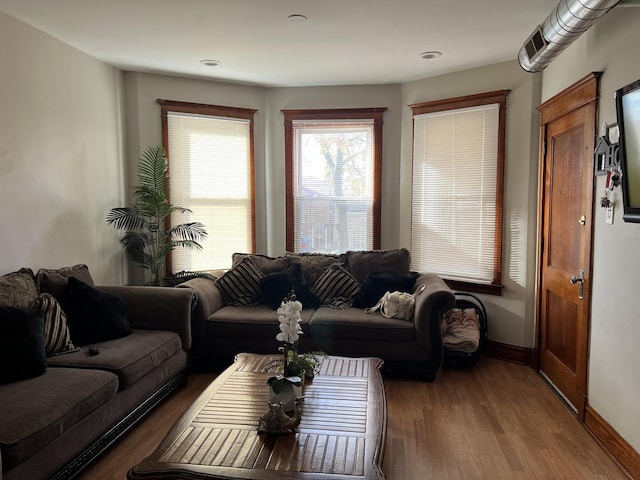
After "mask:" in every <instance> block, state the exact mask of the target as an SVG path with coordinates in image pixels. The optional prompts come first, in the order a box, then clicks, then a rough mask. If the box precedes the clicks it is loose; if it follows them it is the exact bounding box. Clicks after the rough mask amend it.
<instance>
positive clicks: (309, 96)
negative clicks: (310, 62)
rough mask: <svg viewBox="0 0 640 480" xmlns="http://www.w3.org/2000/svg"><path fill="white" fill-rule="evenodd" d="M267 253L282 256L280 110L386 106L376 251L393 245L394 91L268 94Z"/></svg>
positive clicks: (286, 90)
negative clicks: (379, 232)
mask: <svg viewBox="0 0 640 480" xmlns="http://www.w3.org/2000/svg"><path fill="white" fill-rule="evenodd" d="M267 98H268V104H269V108H268V115H269V116H268V126H269V127H268V128H269V134H268V141H269V149H268V161H267V163H268V165H269V177H268V179H267V183H268V185H269V187H268V190H269V195H268V200H267V201H268V202H269V208H268V212H269V220H268V223H269V226H270V230H269V242H268V245H269V253H271V254H274V255H281V254H283V253H284V251H285V231H286V230H285V228H286V225H285V180H284V122H283V114H282V112H281V111H280V110H286V109H312V108H359V107H386V108H387V110H386V112H385V113H384V118H383V122H384V124H383V127H382V235H381V239H380V243H381V246H382V248H395V247H396V246H397V245H398V209H399V206H398V198H399V173H400V115H401V111H402V110H401V106H400V86H399V85H378V86H348V87H347V86H345V87H304V88H276V89H272V90H270V91H269V92H268V95H267Z"/></svg>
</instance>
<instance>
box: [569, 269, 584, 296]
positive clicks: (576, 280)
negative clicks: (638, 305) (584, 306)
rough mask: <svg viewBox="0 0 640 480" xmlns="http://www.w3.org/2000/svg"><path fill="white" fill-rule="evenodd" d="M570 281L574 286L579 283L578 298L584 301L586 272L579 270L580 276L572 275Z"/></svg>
mask: <svg viewBox="0 0 640 480" xmlns="http://www.w3.org/2000/svg"><path fill="white" fill-rule="evenodd" d="M569 281H570V282H571V284H572V285H575V284H576V283H578V284H579V285H578V298H579V299H580V300H582V299H583V298H584V270H583V269H582V268H581V269H580V270H578V275H577V276H576V275H571V277H569Z"/></svg>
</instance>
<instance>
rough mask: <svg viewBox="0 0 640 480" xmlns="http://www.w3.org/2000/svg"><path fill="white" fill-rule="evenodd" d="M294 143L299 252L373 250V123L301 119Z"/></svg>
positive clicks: (294, 192) (295, 215) (295, 221)
mask: <svg viewBox="0 0 640 480" xmlns="http://www.w3.org/2000/svg"><path fill="white" fill-rule="evenodd" d="M293 142H294V149H293V151H294V155H293V156H294V162H293V178H294V182H293V209H294V226H293V228H294V246H295V249H296V250H297V251H300V252H335V253H338V252H344V251H347V250H367V249H371V248H372V247H373V243H374V238H373V236H374V228H373V216H374V211H373V203H374V121H373V120H371V121H369V120H357V121H347V120H345V121H337V120H333V121H331V120H327V121H316V120H297V121H294V122H293Z"/></svg>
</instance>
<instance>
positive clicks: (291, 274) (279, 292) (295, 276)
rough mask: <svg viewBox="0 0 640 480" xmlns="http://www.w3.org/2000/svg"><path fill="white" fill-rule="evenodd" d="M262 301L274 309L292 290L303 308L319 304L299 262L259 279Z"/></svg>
mask: <svg viewBox="0 0 640 480" xmlns="http://www.w3.org/2000/svg"><path fill="white" fill-rule="evenodd" d="M260 290H262V301H263V302H264V303H266V304H267V305H269V306H270V307H271V308H273V309H274V310H275V309H277V308H278V307H279V306H280V304H281V303H282V301H283V300H284V299H285V297H287V295H289V294H290V293H291V291H292V290H293V291H294V293H295V295H296V300H299V301H300V303H302V306H303V307H304V308H317V307H318V306H319V305H320V301H319V300H318V297H316V296H315V295H314V294H313V292H312V291H311V289H310V288H309V286H308V285H307V282H306V280H305V278H304V275H303V274H302V267H301V266H300V264H293V265H291V266H290V267H289V268H287V269H285V270H282V271H280V272H274V273H270V274H268V275H265V276H264V277H262V278H261V279H260Z"/></svg>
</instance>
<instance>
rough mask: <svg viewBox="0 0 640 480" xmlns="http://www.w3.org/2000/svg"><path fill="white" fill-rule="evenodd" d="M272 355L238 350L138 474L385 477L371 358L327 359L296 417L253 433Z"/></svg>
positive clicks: (381, 400) (376, 365) (381, 398)
mask: <svg viewBox="0 0 640 480" xmlns="http://www.w3.org/2000/svg"><path fill="white" fill-rule="evenodd" d="M273 358H277V357H275V356H273V355H254V354H240V355H238V358H237V359H236V362H235V363H234V364H233V365H231V366H230V367H229V368H228V369H227V370H225V371H224V372H223V373H221V374H220V375H219V376H218V377H217V378H216V379H215V380H214V381H213V382H212V383H211V385H209V387H207V389H206V390H205V391H204V392H203V393H202V394H201V395H200V397H199V398H198V399H197V400H196V401H195V402H194V404H193V405H192V406H191V407H189V409H188V410H187V411H186V412H185V413H184V415H183V416H182V417H181V418H180V420H178V422H177V423H176V424H175V425H174V426H173V428H172V429H171V431H170V432H169V433H168V434H167V436H166V437H165V438H164V440H163V441H162V442H161V443H160V445H159V446H158V448H157V449H156V450H155V452H153V453H152V454H151V455H150V456H149V457H147V458H146V459H145V460H143V461H142V462H141V463H140V464H138V465H136V466H135V467H133V468H132V469H131V470H130V471H129V473H128V475H127V478H128V479H129V480H136V479H143V478H144V479H154V478H155V479H168V478H172V479H175V478H183V479H214V478H217V479H260V480H270V479H273V480H275V479H279V480H280V479H305V480H310V479H326V480H337V479H343V480H345V479H366V480H383V479H384V478H385V476H384V474H383V473H382V470H381V463H382V458H383V453H384V443H385V435H386V425H387V411H386V400H385V393H384V385H383V383H382V376H381V375H380V367H381V365H382V361H381V360H380V359H377V358H345V357H328V358H326V359H324V360H323V363H322V366H321V370H320V373H319V374H318V375H316V377H315V378H314V379H313V380H312V381H307V383H306V384H305V386H304V397H305V401H304V407H303V414H302V422H301V423H300V425H299V427H298V429H297V432H296V433H294V434H289V435H267V434H263V433H258V430H257V426H258V418H259V417H260V415H262V414H263V413H264V412H265V411H266V410H267V408H268V404H267V401H268V396H269V395H268V393H269V392H268V387H267V385H266V382H267V378H269V377H270V376H271V375H272V374H273V373H272V372H269V371H265V367H266V366H267V364H268V363H269V361H270V360H272V359H273Z"/></svg>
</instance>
